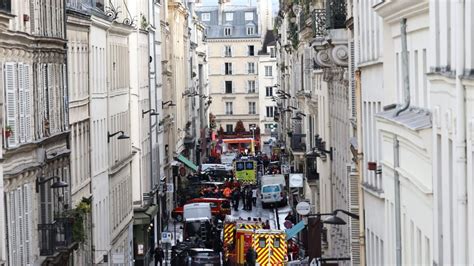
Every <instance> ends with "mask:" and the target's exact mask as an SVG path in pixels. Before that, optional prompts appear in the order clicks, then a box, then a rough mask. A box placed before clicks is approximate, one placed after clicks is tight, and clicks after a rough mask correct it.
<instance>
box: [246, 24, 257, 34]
mask: <svg viewBox="0 0 474 266" xmlns="http://www.w3.org/2000/svg"><path fill="white" fill-rule="evenodd" d="M254 34H255V27H254V26H247V35H254Z"/></svg>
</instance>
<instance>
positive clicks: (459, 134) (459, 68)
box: [454, 0, 468, 265]
mask: <svg viewBox="0 0 474 266" xmlns="http://www.w3.org/2000/svg"><path fill="white" fill-rule="evenodd" d="M455 5H456V6H455V12H456V27H454V28H455V29H454V30H455V38H456V41H455V43H456V50H455V53H456V66H455V67H456V136H455V145H456V147H455V154H454V155H455V157H454V158H456V161H455V166H454V169H455V177H454V180H456V181H455V182H456V183H455V184H457V186H456V198H455V199H456V201H455V206H454V211H455V217H456V219H455V220H456V221H457V223H456V224H454V228H455V229H454V230H455V241H454V243H457V244H458V246H457V247H456V246H455V248H454V250H455V252H456V256H454V264H461V265H464V264H467V243H468V239H467V235H466V232H467V208H466V204H467V198H466V197H467V191H466V183H467V180H466V114H467V110H466V102H465V99H466V91H465V88H464V85H463V84H462V76H463V73H464V58H465V54H464V41H465V36H464V29H465V28H464V27H465V26H464V10H465V1H464V0H457V1H456V3H455Z"/></svg>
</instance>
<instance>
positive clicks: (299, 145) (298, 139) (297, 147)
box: [291, 134, 306, 152]
mask: <svg viewBox="0 0 474 266" xmlns="http://www.w3.org/2000/svg"><path fill="white" fill-rule="evenodd" d="M305 140H306V134H292V135H291V149H292V150H293V152H305V151H306V141H305Z"/></svg>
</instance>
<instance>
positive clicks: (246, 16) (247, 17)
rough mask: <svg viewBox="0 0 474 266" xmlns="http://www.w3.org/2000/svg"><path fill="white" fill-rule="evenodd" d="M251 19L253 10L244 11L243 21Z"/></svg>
mask: <svg viewBox="0 0 474 266" xmlns="http://www.w3.org/2000/svg"><path fill="white" fill-rule="evenodd" d="M249 20H253V12H245V21H249Z"/></svg>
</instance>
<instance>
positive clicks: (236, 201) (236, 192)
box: [232, 188, 240, 211]
mask: <svg viewBox="0 0 474 266" xmlns="http://www.w3.org/2000/svg"><path fill="white" fill-rule="evenodd" d="M239 200H240V193H239V190H238V189H237V188H236V189H234V192H233V193H232V201H233V204H234V211H238V210H239Z"/></svg>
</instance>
